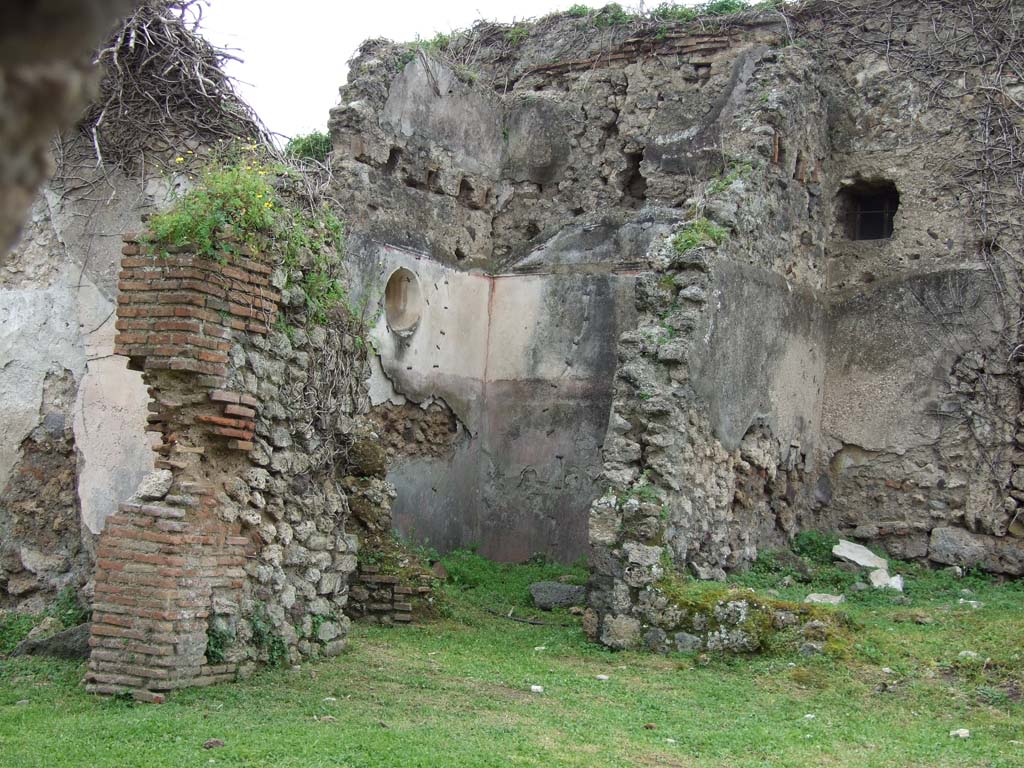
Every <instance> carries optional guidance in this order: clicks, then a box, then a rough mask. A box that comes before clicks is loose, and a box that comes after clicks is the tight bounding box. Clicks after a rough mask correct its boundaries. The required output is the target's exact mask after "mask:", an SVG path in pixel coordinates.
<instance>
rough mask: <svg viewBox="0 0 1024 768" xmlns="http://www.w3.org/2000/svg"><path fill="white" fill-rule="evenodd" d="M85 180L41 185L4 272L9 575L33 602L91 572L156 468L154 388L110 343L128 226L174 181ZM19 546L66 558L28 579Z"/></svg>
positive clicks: (0, 390)
mask: <svg viewBox="0 0 1024 768" xmlns="http://www.w3.org/2000/svg"><path fill="white" fill-rule="evenodd" d="M74 148H75V145H73V144H72V148H71V149H69V152H71V151H73V149H74ZM81 181H82V182H83V186H81V187H78V188H75V189H72V190H67V189H64V188H63V187H62V186H61V185H60V183H59V182H57V181H54V182H51V183H50V184H49V185H48V186H47V187H45V188H44V189H43V190H42V192H41V193H40V194H39V196H38V197H37V199H36V201H35V204H34V205H33V208H32V215H31V217H30V219H29V221H28V222H27V224H26V225H25V227H24V231H23V233H22V236H21V238H20V239H19V240H18V242H17V243H16V244H15V246H14V248H13V250H12V251H11V253H10V254H8V255H7V256H6V257H5V259H4V263H3V271H2V273H0V307H2V309H0V312H2V313H3V315H4V317H3V323H2V327H0V338H2V339H3V341H2V342H0V345H2V347H3V350H2V352H0V410H2V412H3V413H4V423H5V427H6V428H5V429H4V431H3V433H2V434H0V528H2V529H3V530H4V531H5V542H4V545H3V547H2V549H3V550H4V553H5V558H6V559H5V560H4V564H5V565H4V567H2V568H0V571H2V572H0V579H3V578H4V575H5V573H6V575H7V577H8V588H7V591H8V592H11V586H10V582H11V579H14V584H15V586H14V591H15V592H17V593H18V594H17V595H16V596H15V597H16V598H17V599H18V600H19V604H21V605H24V606H25V607H26V608H31V609H35V608H37V607H38V605H37V604H39V605H41V602H40V601H41V600H42V598H43V596H44V595H46V594H49V593H51V592H52V589H53V588H55V587H56V586H57V585H63V584H65V583H68V582H69V580H70V581H71V582H78V583H84V582H85V581H87V579H88V578H89V571H90V568H89V562H88V560H89V555H88V552H89V551H90V550H91V547H92V543H91V541H90V537H91V535H92V534H97V533H99V532H100V530H102V528H103V523H104V520H105V519H106V518H107V517H108V516H109V515H111V514H114V513H115V512H116V510H117V505H118V504H119V503H120V502H122V501H124V500H125V499H127V498H128V497H129V496H131V494H132V492H133V491H134V490H135V488H136V486H137V485H138V483H139V481H140V480H141V479H142V478H143V477H144V476H145V475H146V474H147V473H148V472H149V471H151V470H152V468H153V459H154V454H153V451H152V448H151V446H152V440H151V438H150V436H148V435H147V433H146V416H147V401H148V396H147V394H146V388H145V386H144V385H143V383H142V378H141V376H140V375H139V374H138V373H137V372H134V371H129V370H128V369H127V367H126V364H125V361H124V359H123V358H119V357H115V356H114V355H113V349H114V334H115V333H116V329H115V323H116V318H115V316H114V309H115V302H116V295H117V273H118V262H119V257H120V234H119V233H120V232H122V231H125V230H129V229H138V228H139V226H140V224H141V220H140V216H141V213H142V212H144V211H145V210H146V209H147V208H148V207H149V206H151V205H153V204H154V203H155V202H156V201H158V200H162V199H164V198H165V197H166V195H167V188H166V187H165V186H163V185H155V186H153V185H151V188H150V189H149V190H148V192H147V191H145V190H143V189H142V185H141V184H139V183H138V182H134V181H132V180H130V179H127V178H125V177H123V176H122V175H120V174H119V173H118V172H116V171H110V170H109V169H108V172H107V173H105V174H104V173H103V171H102V170H97V169H95V168H94V167H92V166H91V165H89V163H85V165H84V166H83V168H82V169H81ZM47 531H48V532H47ZM24 547H27V548H28V549H29V550H33V551H35V550H42V551H50V552H51V553H60V556H62V557H65V558H70V559H65V565H64V566H62V568H60V569H56V570H54V569H51V570H50V571H48V572H46V573H36V574H33V578H32V579H29V576H28V573H30V572H28V571H27V570H21V569H22V568H23V567H24V566H25V563H24V560H25V558H24V557H22V556H20V555H19V554H17V553H18V552H19V550H20V549H21V548H24ZM30 559H31V558H30ZM71 562H73V563H74V564H73V565H69V563H71ZM58 570H63V572H62V573H58V572H57V571H58Z"/></svg>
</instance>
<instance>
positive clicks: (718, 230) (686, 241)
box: [671, 217, 729, 256]
mask: <svg viewBox="0 0 1024 768" xmlns="http://www.w3.org/2000/svg"><path fill="white" fill-rule="evenodd" d="M728 236H729V233H728V232H726V231H725V230H724V229H723V228H722V227H720V226H719V225H718V224H715V223H714V222H713V221H710V220H709V219H706V218H704V217H701V218H699V219H696V220H695V221H692V222H690V223H689V224H688V225H687V226H686V227H685V228H684V229H682V230H681V231H679V232H677V233H676V234H675V236H674V237H673V238H672V241H671V244H672V248H673V250H674V251H675V252H676V253H678V254H679V255H680V256H682V255H683V254H685V253H688V252H689V251H692V250H693V249H694V248H699V247H700V246H702V245H721V244H722V243H724V242H725V240H726V238H727V237H728Z"/></svg>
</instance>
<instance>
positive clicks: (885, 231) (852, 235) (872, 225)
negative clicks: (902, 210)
mask: <svg viewBox="0 0 1024 768" xmlns="http://www.w3.org/2000/svg"><path fill="white" fill-rule="evenodd" d="M839 197H840V215H841V217H842V219H843V220H844V221H843V223H844V225H845V229H846V236H847V237H848V238H849V239H850V240H887V239H889V238H890V237H892V235H893V227H894V223H895V220H896V211H897V210H898V209H899V207H900V193H899V191H898V190H897V189H896V185H895V184H893V183H892V182H891V181H858V182H856V183H855V184H852V185H850V186H849V187H846V188H845V189H843V190H841V191H840V193H839Z"/></svg>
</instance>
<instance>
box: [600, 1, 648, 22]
mask: <svg viewBox="0 0 1024 768" xmlns="http://www.w3.org/2000/svg"><path fill="white" fill-rule="evenodd" d="M637 18H638V17H637V16H636V15H634V14H632V13H630V12H629V11H627V10H625V9H624V8H623V7H622V6H621V5H619V4H618V3H609V4H608V5H606V6H604V7H603V8H601V9H600V10H598V11H597V12H596V13H595V14H594V15H593V19H594V24H595V25H596V26H598V27H615V26H619V25H620V24H629V23H630V22H631V21H635V20H636V19H637Z"/></svg>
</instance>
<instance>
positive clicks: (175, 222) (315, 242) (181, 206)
mask: <svg viewBox="0 0 1024 768" xmlns="http://www.w3.org/2000/svg"><path fill="white" fill-rule="evenodd" d="M310 136H313V135H312V134H311V135H310ZM322 137H323V139H325V140H326V141H327V144H328V145H329V143H330V140H329V139H328V138H327V137H326V135H322ZM305 138H306V139H308V141H306V143H305V144H303V145H302V146H303V148H294V147H293V150H294V151H295V152H299V151H302V152H307V151H308V152H313V151H319V150H322V149H323V148H324V147H323V146H322V142H321V145H320V147H319V150H317V149H316V147H317V143H318V142H320V140H319V139H314V138H310V137H305ZM324 156H326V155H324ZM181 159H182V160H183V161H184V158H181ZM302 173H303V171H301V170H298V169H296V168H294V167H291V166H289V165H287V164H286V163H284V162H281V161H280V160H279V159H277V158H274V157H272V156H271V155H270V154H269V151H268V150H266V149H265V148H263V147H261V146H259V145H257V144H242V145H235V146H231V147H229V148H226V149H223V150H221V152H219V153H218V155H217V157H215V158H214V159H212V160H210V161H208V162H207V163H206V164H205V165H203V166H201V167H200V168H199V169H198V171H197V173H196V174H195V175H194V177H193V181H194V184H193V186H192V187H191V188H190V189H188V190H187V191H186V192H185V193H184V194H182V195H181V196H180V197H179V198H178V199H177V200H175V202H174V203H173V204H172V205H171V207H170V208H169V209H168V210H166V211H164V212H162V213H159V214H156V215H155V216H153V217H151V218H150V220H149V234H148V245H149V248H150V249H152V251H153V252H156V253H165V254H166V253H167V252H168V247H169V246H173V247H177V248H190V249H194V250H195V251H196V252H198V253H200V254H202V255H204V256H207V257H209V258H212V259H217V260H220V261H223V260H224V259H225V258H226V256H227V255H231V254H235V253H239V252H240V251H244V250H246V249H250V250H251V251H253V252H257V253H259V252H265V253H272V254H275V255H277V256H278V259H279V261H280V266H281V268H282V269H284V270H285V273H286V285H285V287H286V288H288V289H293V290H294V289H296V288H301V289H302V291H303V293H304V295H305V301H304V305H305V310H306V316H307V320H308V321H310V322H312V323H313V324H316V325H324V324H326V323H327V322H328V319H329V317H330V315H331V313H332V312H333V311H334V310H335V309H339V308H342V309H347V308H348V307H347V304H346V300H347V292H346V290H345V286H344V283H343V281H342V279H341V273H340V260H341V254H342V251H343V246H344V234H345V233H344V226H343V224H342V222H341V221H340V220H339V219H338V217H337V216H335V215H334V213H333V212H332V211H331V210H330V208H329V207H328V206H327V205H326V204H321V205H320V206H318V207H317V206H313V205H310V204H309V201H308V200H301V199H300V196H299V195H297V194H296V189H297V188H301V181H302V178H303V177H302Z"/></svg>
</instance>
